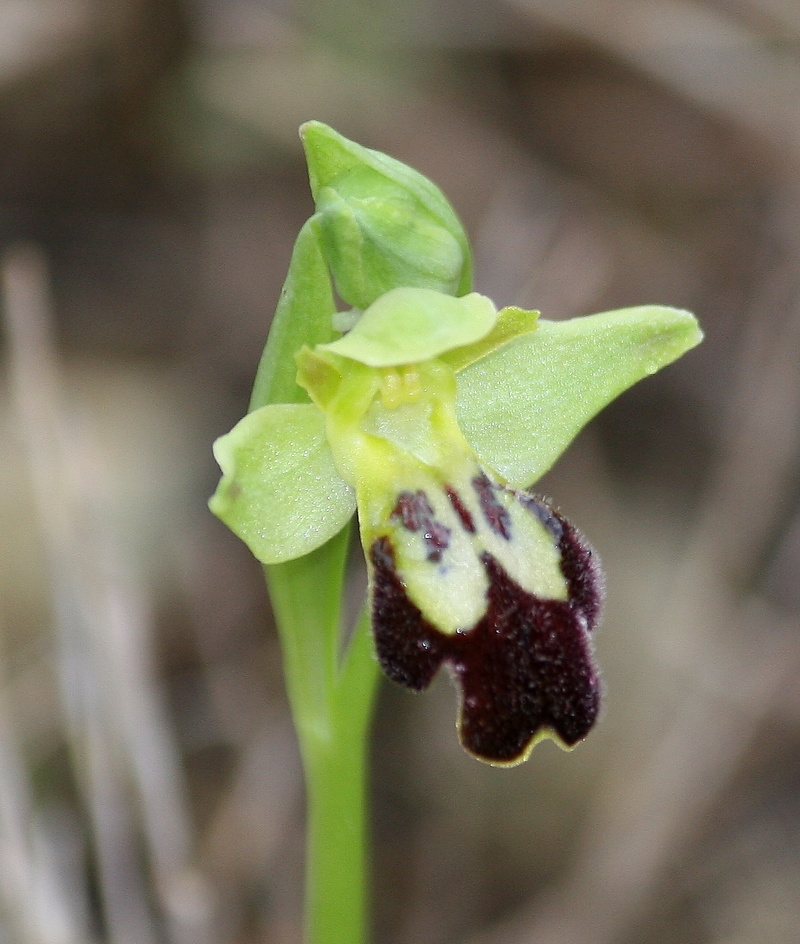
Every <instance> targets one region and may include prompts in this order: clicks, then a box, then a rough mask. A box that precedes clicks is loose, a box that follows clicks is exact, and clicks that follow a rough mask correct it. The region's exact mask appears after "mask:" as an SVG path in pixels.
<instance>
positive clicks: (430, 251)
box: [211, 122, 702, 766]
mask: <svg viewBox="0 0 800 944" xmlns="http://www.w3.org/2000/svg"><path fill="white" fill-rule="evenodd" d="M304 138H305V143H306V150H307V154H308V158H309V168H310V178H311V186H312V192H313V193H314V196H315V200H316V204H317V212H316V214H315V215H314V217H312V219H311V220H310V221H309V223H308V224H307V225H306V227H304V230H303V232H301V237H300V238H299V239H298V244H297V248H296V250H295V256H294V257H293V260H292V266H291V267H290V273H289V278H288V279H287V285H286V287H285V288H284V295H283V298H282V302H281V305H280V306H279V310H278V313H277V315H276V319H275V323H274V326H273V331H272V334H271V337H270V343H269V344H268V345H267V349H266V351H265V355H264V358H263V359H262V365H261V368H260V372H259V378H258V379H257V382H256V390H257V391H259V390H261V391H262V394H261V395H258V396H254V403H253V406H254V407H256V408H254V409H253V411H252V412H250V413H249V414H248V415H247V416H246V417H245V418H244V419H242V420H241V421H240V422H239V423H238V424H237V425H236V426H235V427H234V429H233V430H232V431H231V432H230V433H228V434H227V435H226V436H223V437H222V438H220V439H219V440H218V441H217V442H216V444H215V447H214V453H215V456H216V458H217V461H218V462H219V465H220V467H221V469H222V473H223V475H222V479H221V481H220V484H219V487H218V489H217V491H216V494H215V495H214V497H213V498H212V500H211V509H212V510H213V511H214V513H215V514H217V515H218V516H219V517H220V518H221V519H222V520H223V521H224V522H225V523H226V524H227V525H228V526H229V527H230V528H231V529H232V530H233V531H234V532H235V533H236V534H238V535H239V537H240V538H242V540H243V541H245V543H246V544H247V545H248V546H249V548H250V549H251V551H252V552H253V554H254V555H255V556H256V557H257V558H258V559H259V560H260V561H261V562H263V563H264V564H266V565H275V564H281V563H284V562H287V561H292V560H297V559H300V558H303V557H304V556H305V555H309V554H311V553H312V552H314V551H316V550H317V549H318V548H321V547H322V546H324V545H325V544H326V542H329V541H331V540H332V539H333V538H334V537H335V536H336V535H337V534H339V533H340V532H341V531H342V529H343V528H345V526H346V525H347V523H348V522H349V521H350V519H351V518H352V517H353V515H354V513H355V512H356V511H357V513H358V523H359V529H360V534H361V542H362V544H363V548H364V554H365V558H366V565H367V571H368V577H369V591H368V594H369V609H370V614H371V621H372V629H373V633H374V639H375V651H376V653H377V658H378V661H379V662H380V665H381V667H382V668H383V670H384V672H385V673H386V675H388V676H389V678H391V679H393V680H394V681H396V682H398V683H400V684H401V685H405V686H406V687H408V688H410V689H412V690H414V691H420V690H422V689H424V688H426V687H427V686H428V685H429V683H430V682H431V680H432V679H433V677H434V675H435V674H436V673H437V671H438V670H439V668H440V667H441V666H442V665H446V666H447V667H448V668H449V670H450V672H451V675H452V676H453V678H454V680H455V681H456V683H457V685H458V687H459V688H460V707H459V712H458V731H459V736H460V739H461V743H462V744H463V746H464V748H465V749H466V750H467V751H468V752H470V753H471V754H473V755H474V756H475V757H477V758H479V759H481V760H484V761H486V762H488V763H491V764H495V765H502V766H510V765H513V764H516V763H519V762H520V761H522V760H524V759H525V758H526V757H527V756H528V754H529V753H530V751H531V748H532V747H533V745H534V744H535V743H537V742H538V741H539V740H541V739H542V738H551V739H553V740H555V741H556V742H557V743H558V744H560V745H561V746H562V747H564V748H570V747H572V746H573V745H575V744H576V743H577V742H578V741H580V740H581V739H582V738H583V737H584V736H585V735H586V734H587V732H588V731H589V730H590V728H591V727H592V725H593V724H594V722H595V719H596V717H597V714H598V710H599V703H600V682H599V677H598V671H597V669H596V667H595V663H594V658H593V646H592V639H591V633H592V630H593V629H594V628H595V626H596V625H597V622H598V619H599V616H600V610H601V604H602V598H603V579H602V576H601V570H600V565H599V562H598V559H597V556H596V555H595V553H594V552H593V550H592V549H591V547H590V546H589V545H588V543H587V542H586V540H585V539H584V538H583V536H582V535H581V533H580V532H579V531H578V530H577V529H576V528H575V527H573V525H572V524H570V522H569V521H568V520H567V519H566V518H565V517H564V515H563V514H562V513H561V512H560V511H558V510H556V508H554V507H553V505H552V504H550V502H549V501H547V500H546V499H544V498H542V497H539V496H536V495H534V494H533V493H532V491H531V488H532V486H533V485H534V483H535V482H536V481H537V480H538V479H539V478H540V477H541V476H542V475H543V474H544V473H545V472H546V471H548V470H549V469H550V468H551V466H552V465H553V463H554V462H555V461H556V459H557V458H558V457H559V455H560V454H561V453H562V452H563V450H564V449H565V448H566V447H567V446H568V444H569V443H570V441H571V440H572V439H573V438H574V436H575V435H576V434H577V433H578V432H579V430H580V429H581V428H582V427H583V426H584V425H585V424H586V423H587V422H588V421H589V420H590V419H591V418H592V417H593V416H594V415H595V414H596V413H597V412H598V411H599V410H600V409H602V408H603V407H604V406H605V405H606V404H608V403H609V402H610V401H611V400H613V399H614V398H615V397H616V396H617V395H618V394H620V393H621V392H622V391H624V390H625V389H627V388H628V387H629V386H631V385H632V384H633V383H635V382H637V381H638V380H640V379H642V378H643V377H645V376H647V375H649V374H652V373H654V372H655V371H657V370H658V369H660V368H661V367H663V366H665V365H666V364H669V363H670V362H672V361H674V360H675V359H676V358H678V357H680V356H681V355H682V354H683V353H684V352H685V351H687V350H688V349H689V348H691V347H693V346H694V345H695V344H697V343H698V342H699V340H700V338H701V336H702V335H701V333H700V330H699V328H698V326H697V322H696V321H695V319H694V317H693V316H692V315H690V314H689V313H688V312H685V311H681V310H677V309H673V308H664V307H657V306H645V307H639V308H630V309H625V310H620V311H613V312H606V313H603V314H598V315H592V316H589V317H584V318H576V319H574V320H571V321H546V320H543V319H539V317H538V312H535V311H525V310H523V309H520V308H515V307H506V308H502V309H500V311H498V310H497V308H496V306H495V304H494V303H493V302H492V301H491V300H490V299H488V298H486V297H485V296H483V295H479V294H477V293H474V292H470V291H469V289H470V287H471V286H470V282H471V261H470V256H469V246H468V243H467V241H466V236H465V235H464V233H463V230H462V229H461V226H460V223H459V222H458V220H457V218H456V217H455V214H454V213H453V212H452V209H451V208H450V206H449V204H448V203H447V202H446V200H445V199H444V197H443V196H442V195H441V193H440V192H439V191H438V190H437V189H436V188H435V187H434V186H433V184H431V183H430V182H429V181H427V180H426V179H425V178H424V177H422V176H421V175H419V174H417V173H416V172H415V171H412V170H411V169H410V168H407V167H405V166H404V165H402V164H400V163H398V162H396V161H393V160H392V159H391V158H388V157H386V156H385V155H381V154H378V153H377V152H374V151H368V150H367V149H365V148H361V147H360V146H359V145H356V144H354V143H353V142H350V141H347V140H346V139H344V138H342V137H341V136H340V135H337V134H336V132H333V131H332V130H331V129H329V128H327V127H326V126H324V125H321V124H319V123H318V122H313V123H310V124H309V125H307V126H305V128H304ZM333 286H335V288H336V291H337V293H338V295H339V297H340V298H341V299H343V300H344V302H345V303H346V304H347V305H349V306H351V307H350V308H349V309H346V310H344V311H337V310H336V306H335V305H334V296H333ZM274 338H277V339H278V340H277V341H274V342H273V339H274ZM270 344H272V347H271V346H270ZM276 351H278V352H279V353H280V356H279V355H278V354H276V353H275V352H276ZM290 356H291V361H290V360H289V358H290ZM265 377H267V378H268V379H267V380H265V379H264V378H265ZM267 389H269V395H266V394H263V391H264V390H267ZM260 402H265V403H266V405H260Z"/></svg>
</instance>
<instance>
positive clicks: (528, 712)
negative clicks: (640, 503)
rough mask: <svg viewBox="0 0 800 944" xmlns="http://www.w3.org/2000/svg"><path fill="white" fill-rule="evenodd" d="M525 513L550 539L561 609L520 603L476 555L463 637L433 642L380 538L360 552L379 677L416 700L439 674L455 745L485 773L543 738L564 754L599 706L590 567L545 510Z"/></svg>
mask: <svg viewBox="0 0 800 944" xmlns="http://www.w3.org/2000/svg"><path fill="white" fill-rule="evenodd" d="M529 498H530V497H529ZM530 505H531V507H530V510H531V512H532V513H534V514H536V515H537V516H538V517H539V518H540V520H543V521H544V523H545V524H546V526H548V522H549V527H548V530H550V532H551V534H553V536H554V537H555V536H556V535H557V536H558V540H557V544H558V548H559V551H560V553H561V570H562V573H563V575H564V578H565V580H566V582H567V588H568V596H567V600H551V599H540V598H539V597H537V596H535V595H534V594H531V593H528V592H527V591H526V590H524V589H523V588H522V587H520V585H519V584H518V583H517V582H516V581H514V580H513V579H512V578H511V577H510V576H509V574H508V573H507V571H506V570H505V569H504V568H503V567H502V565H501V564H500V563H499V561H498V560H497V559H496V558H495V557H494V556H493V555H492V554H490V553H488V552H484V553H483V554H481V556H480V560H481V563H482V564H483V567H484V569H485V572H486V575H487V577H488V581H489V588H488V591H487V594H486V610H485V612H484V614H483V616H482V617H481V618H480V619H479V620H478V622H477V623H476V624H475V625H474V626H473V627H471V628H469V629H467V630H466V631H464V632H458V633H455V634H452V635H451V634H446V633H442V632H441V631H439V630H438V629H437V628H436V627H435V626H434V625H433V624H432V623H431V622H430V621H429V620H427V619H426V618H425V616H424V614H423V613H422V611H421V610H420V609H419V608H418V607H417V606H416V605H415V604H414V603H413V602H412V601H411V600H410V599H409V597H408V595H407V593H406V589H405V586H404V584H403V581H402V579H401V576H400V575H399V573H398V570H397V566H396V562H395V552H394V548H393V546H392V542H391V539H390V538H389V537H388V536H383V537H379V538H377V539H376V540H375V541H374V542H373V544H372V547H371V548H370V562H371V565H372V570H373V574H372V587H373V589H372V614H373V625H374V630H375V638H376V646H377V652H378V658H379V660H380V663H381V665H382V667H383V670H384V671H385V672H386V674H387V675H388V676H389V677H390V678H391V679H393V680H394V681H396V682H398V683H400V684H401V685H405V686H406V687H408V688H411V689H413V690H414V691H421V690H422V689H424V688H426V687H427V686H428V685H429V684H430V682H431V680H432V679H433V677H434V675H435V674H436V672H437V671H438V670H439V668H440V667H441V665H442V664H446V665H447V666H448V667H449V668H450V670H451V672H452V675H453V677H454V679H455V680H456V682H457V684H458V686H459V687H460V689H461V709H460V721H459V731H460V737H461V741H462V744H463V745H464V747H465V748H466V749H467V750H468V751H469V752H470V753H472V754H474V755H475V756H477V757H480V758H481V759H483V760H486V761H489V762H493V763H501V764H507V763H513V762H514V761H515V760H518V759H520V758H522V757H524V755H525V753H526V751H527V748H528V746H529V745H530V743H531V741H532V740H533V739H534V738H536V737H537V735H539V734H541V733H542V732H543V731H547V732H552V733H553V734H555V735H556V737H558V739H559V740H560V741H562V742H563V743H564V744H565V745H567V746H572V745H574V744H576V743H577V742H578V741H580V740H581V739H582V738H584V737H585V736H586V734H588V732H589V730H590V729H591V728H592V726H593V724H594V722H595V720H596V718H597V714H598V711H599V706H600V683H599V678H598V674H597V671H596V669H595V667H594V664H593V659H592V647H591V641H590V638H589V634H590V631H591V629H592V628H593V627H594V626H595V625H596V622H597V619H598V617H599V613H600V608H601V604H602V581H601V577H600V570H599V565H598V562H597V559H596V557H595V555H594V553H593V552H592V550H591V548H589V546H588V545H587V544H586V542H585V541H584V539H583V538H582V536H581V535H580V533H579V532H578V531H577V530H576V529H575V528H573V527H572V526H571V525H570V524H569V522H568V521H567V520H566V519H565V518H564V517H563V516H561V515H560V514H558V513H557V512H556V511H554V510H553V509H552V508H551V507H550V505H549V504H548V503H546V502H544V501H543V500H541V499H534V498H530ZM545 519H546V520H545Z"/></svg>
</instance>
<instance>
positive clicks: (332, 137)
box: [300, 121, 472, 308]
mask: <svg viewBox="0 0 800 944" xmlns="http://www.w3.org/2000/svg"><path fill="white" fill-rule="evenodd" d="M300 135H301V138H302V140H303V146H304V148H305V152H306V160H307V162H308V172H309V180H310V183H311V192H312V194H313V196H314V201H315V203H316V207H317V214H316V219H317V220H318V223H319V226H320V230H321V233H322V243H323V248H324V251H325V255H326V258H327V261H328V264H329V266H330V268H331V272H332V274H333V278H334V281H335V283H336V288H337V291H338V292H339V295H340V296H341V297H342V298H343V299H344V301H345V302H347V304H348V305H352V306H353V307H355V308H367V307H368V306H369V305H371V304H372V302H374V301H375V300H376V299H377V298H379V297H380V296H381V295H383V294H384V293H385V292H388V291H389V290H390V289H393V288H397V287H399V286H414V287H420V288H430V289H435V290H437V291H441V292H445V293H447V294H450V295H463V294H466V293H467V292H469V290H470V287H471V284H472V259H471V253H470V248H469V243H468V241H467V236H466V233H465V232H464V229H463V227H462V226H461V223H460V221H459V219H458V217H457V216H456V214H455V212H454V211H453V209H452V207H451V206H450V204H449V203H448V201H447V199H446V198H445V196H444V194H443V193H442V192H441V191H440V190H439V188H438V187H436V186H435V185H434V184H433V183H431V181H429V180H427V178H425V177H424V176H423V175H422V174H420V173H418V172H417V171H415V170H412V168H410V167H407V166H406V165H405V164H402V163H401V162H400V161H397V160H395V159H394V158H391V157H388V156H387V155H385V154H381V153H380V152H378V151H373V150H371V149H369V148H365V147H362V146H361V145H359V144H356V143H355V142H354V141H349V140H348V139H347V138H345V137H343V136H342V135H340V134H338V133H337V132H336V131H334V130H333V129H332V128H329V127H328V126H327V125H324V124H322V123H321V122H319V121H310V122H308V123H306V124H304V125H303V126H302V127H301V129H300Z"/></svg>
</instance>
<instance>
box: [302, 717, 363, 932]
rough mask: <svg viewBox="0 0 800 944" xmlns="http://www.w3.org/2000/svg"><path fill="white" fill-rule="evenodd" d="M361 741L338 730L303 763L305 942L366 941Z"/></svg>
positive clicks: (361, 738)
mask: <svg viewBox="0 0 800 944" xmlns="http://www.w3.org/2000/svg"><path fill="white" fill-rule="evenodd" d="M366 747H367V742H366V738H365V737H363V735H362V734H360V733H356V734H355V735H353V734H352V733H351V732H349V731H348V730H347V729H346V727H345V728H341V727H340V728H338V729H337V730H335V731H334V732H333V737H332V738H331V740H330V741H329V743H328V744H326V745H325V746H324V747H322V748H320V749H319V750H315V751H314V752H313V753H314V755H315V756H314V758H313V760H312V761H311V762H310V763H308V764H307V766H306V781H307V785H308V839H307V859H306V861H307V872H306V941H307V942H308V944H363V942H365V941H366V940H367V925H368V893H367V884H368V879H367V833H368V815H367V806H368V804H367V749H366Z"/></svg>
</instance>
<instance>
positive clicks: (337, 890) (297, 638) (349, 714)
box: [250, 217, 379, 944]
mask: <svg viewBox="0 0 800 944" xmlns="http://www.w3.org/2000/svg"><path fill="white" fill-rule="evenodd" d="M335 310H336V307H335V303H334V299H333V293H332V290H331V285H330V278H329V275H328V270H327V265H326V263H325V259H324V257H323V253H322V250H321V247H320V243H319V235H318V227H317V222H316V220H315V219H314V218H313V217H312V219H310V220H309V221H308V222H307V223H306V224H305V226H303V228H302V230H301V231H300V234H299V236H298V238H297V242H296V244H295V248H294V251H293V253H292V260H291V263H290V265H289V272H288V274H287V277H286V282H285V284H284V287H283V291H282V292H281V298H280V301H279V303H278V308H277V311H276V312H275V317H274V319H273V323H272V328H271V330H270V336H269V340H268V342H267V345H266V347H265V349H264V353H263V355H262V358H261V362H260V364H259V368H258V373H257V376H256V381H255V385H254V387H253V393H252V397H251V401H250V409H251V410H255V409H258V407H260V406H264V405H266V404H269V403H299V402H304V401H307V399H308V398H307V395H306V393H305V391H304V390H303V389H301V388H300V387H299V386H298V385H297V383H296V382H295V375H296V370H297V368H296V365H295V361H294V354H295V353H296V352H297V351H298V350H299V349H300V348H301V347H302V346H303V345H304V344H308V345H314V344H320V343H323V342H325V341H330V340H332V339H333V337H334V336H335V332H334V331H333V328H332V321H331V319H332V315H333V313H334V311H335ZM350 531H351V529H350V527H347V528H345V529H344V530H343V531H341V532H340V533H339V534H338V535H336V537H334V538H332V539H331V540H330V541H328V543H327V544H325V545H323V546H322V547H320V548H318V549H317V550H316V551H313V552H312V553H311V554H307V555H306V556H305V557H301V558H299V559H297V560H293V561H288V562H287V563H285V564H277V565H274V566H270V567H266V568H265V575H266V578H267V584H268V585H269V592H270V598H271V601H272V609H273V612H274V614H275V621H276V623H277V626H278V632H279V634H280V638H281V648H282V651H283V661H284V669H285V676H286V687H287V692H288V695H289V702H290V705H291V709H292V717H293V719H294V723H295V727H296V729H297V735H298V739H299V741H300V751H301V754H302V756H303V767H304V771H305V778H306V796H307V804H308V826H307V829H308V842H307V857H306V933H305V941H306V944H365V942H366V939H367V937H366V935H367V925H368V897H367V877H366V876H367V867H366V866H367V782H366V781H367V753H368V749H367V746H368V741H369V728H370V721H371V718H372V706H373V701H374V693H375V688H376V683H377V679H378V674H379V673H378V665H377V662H376V660H375V656H374V653H373V650H372V637H371V634H370V626H369V619H368V617H367V616H366V615H364V614H362V616H361V618H360V619H359V621H358V625H357V626H356V628H355V631H354V633H353V636H352V639H351V640H350V642H349V644H348V646H347V647H346V649H345V651H344V653H342V652H341V644H342V597H343V588H344V578H345V569H346V563H347V551H348V547H349V538H350Z"/></svg>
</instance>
